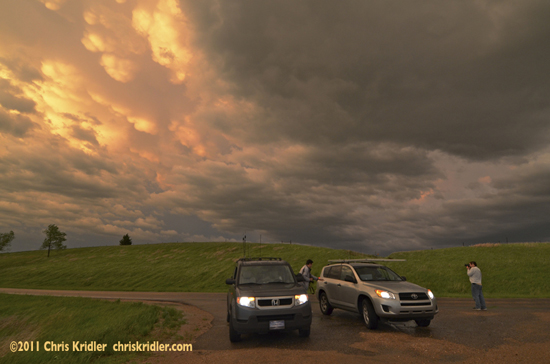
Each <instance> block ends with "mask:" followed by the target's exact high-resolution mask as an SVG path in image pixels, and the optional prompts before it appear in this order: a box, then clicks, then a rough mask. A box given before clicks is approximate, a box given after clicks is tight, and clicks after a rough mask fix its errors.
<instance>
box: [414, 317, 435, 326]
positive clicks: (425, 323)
mask: <svg viewBox="0 0 550 364" xmlns="http://www.w3.org/2000/svg"><path fill="white" fill-rule="evenodd" d="M414 322H416V324H417V325H418V326H420V327H428V326H430V323H431V322H432V320H428V319H421V320H414Z"/></svg>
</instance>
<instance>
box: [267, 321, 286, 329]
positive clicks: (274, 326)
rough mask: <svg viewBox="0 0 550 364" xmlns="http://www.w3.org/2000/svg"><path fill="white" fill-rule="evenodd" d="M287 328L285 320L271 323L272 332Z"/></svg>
mask: <svg viewBox="0 0 550 364" xmlns="http://www.w3.org/2000/svg"><path fill="white" fill-rule="evenodd" d="M284 328H285V320H275V321H269V329H270V330H283V329H284Z"/></svg>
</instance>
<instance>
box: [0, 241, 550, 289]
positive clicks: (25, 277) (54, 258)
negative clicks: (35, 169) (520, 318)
mask: <svg viewBox="0 0 550 364" xmlns="http://www.w3.org/2000/svg"><path fill="white" fill-rule="evenodd" d="M260 255H261V256H264V257H269V256H274V257H281V258H283V259H285V260H287V261H288V262H289V263H290V264H291V265H292V267H293V269H294V271H295V272H298V270H299V269H300V268H301V267H302V266H303V265H304V264H305V261H306V260H307V259H312V260H313V261H314V265H313V274H315V275H319V273H320V271H321V268H322V267H323V266H324V265H326V264H327V262H328V260H329V259H342V258H352V259H357V258H363V257H367V256H366V255H364V254H360V253H355V252H350V251H348V250H334V249H329V248H319V247H312V246H303V245H289V244H284V245H283V244H267V245H266V244H262V246H261V253H260V245H259V244H247V256H260ZM242 256H243V245H242V244H241V243H168V244H154V245H135V246H112V247H95V248H80V249H67V250H64V251H54V252H52V255H51V256H50V258H47V257H46V252H45V251H34V252H22V253H7V254H0V287H6V288H8V287H9V288H37V289H79V290H121V291H176V292H177V291H182V292H225V291H226V289H227V287H226V285H225V279H226V278H228V277H229V276H231V274H232V272H233V269H234V262H235V261H236V260H237V259H238V258H240V257H242ZM390 257H391V258H396V259H397V258H401V259H407V261H406V262H395V263H387V264H386V265H388V266H389V267H390V268H392V269H394V270H395V271H396V272H397V273H399V274H401V275H404V276H406V277H407V280H409V281H411V282H414V283H417V284H420V285H421V286H424V287H427V288H430V289H431V290H432V291H433V292H434V293H435V294H436V296H439V297H469V296H470V284H469V281H468V277H467V276H466V269H465V267H464V264H465V263H467V262H469V261H471V260H474V261H476V262H477V263H478V265H479V267H480V268H481V271H482V273H483V284H484V288H483V290H484V293H485V296H486V297H493V298H505V297H545V298H550V285H549V282H548V277H550V265H548V263H547V262H548V260H549V258H550V244H549V243H537V244H503V245H497V246H492V245H488V246H480V247H460V248H449V249H438V250H424V251H414V252H400V253H394V254H392V255H390Z"/></svg>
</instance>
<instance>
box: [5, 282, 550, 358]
mask: <svg viewBox="0 0 550 364" xmlns="http://www.w3.org/2000/svg"><path fill="white" fill-rule="evenodd" d="M0 292H5V293H16V294H40V295H42V294H46V295H58V296H83V297H96V298H104V299H118V298H120V299H125V300H142V301H156V302H155V304H171V305H173V306H174V307H177V308H178V309H181V310H182V311H184V313H185V316H186V319H187V322H188V323H187V324H186V325H184V326H183V327H182V329H181V331H180V332H179V335H180V339H178V340H182V341H181V342H180V341H177V342H178V343H182V344H184V343H192V344H193V351H192V352H169V353H156V354H154V355H153V356H150V357H148V358H147V359H145V360H144V361H143V363H152V364H159V363H168V364H171V363H191V364H192V363H241V362H250V363H257V362H261V363H279V364H289V363H303V362H304V361H314V362H315V363H336V364H339V363H359V362H361V363H365V362H368V363H407V364H417V363H480V364H491V363H499V364H501V363H503V364H507V363H534V364H539V363H541V364H542V363H545V364H546V363H550V299H491V298H487V299H486V301H487V305H488V308H489V310H488V311H473V310H472V307H473V301H472V300H471V299H451V298H443V299H439V300H438V305H439V314H437V316H436V317H435V319H434V320H433V321H432V323H431V325H430V326H429V327H427V328H420V327H417V326H416V325H415V324H414V323H413V322H409V323H405V324H402V323H400V324H381V325H380V326H379V328H378V329H377V330H368V329H366V327H365V326H364V324H363V323H362V321H361V318H360V316H359V315H358V314H355V313H351V312H346V311H341V310H335V311H334V313H333V314H332V315H331V316H323V315H322V314H321V313H320V310H319V306H318V302H316V300H315V299H314V298H313V297H312V305H313V306H312V308H313V323H312V328H311V336H310V337H309V338H300V337H298V334H297V332H291V333H274V334H268V335H243V341H242V342H240V343H235V344H232V343H230V342H229V337H228V336H229V333H228V330H229V329H228V325H227V323H226V321H225V315H226V312H225V310H226V307H225V305H226V302H225V300H226V298H225V294H223V293H181V292H84V291H45V290H24V289H5V288H0Z"/></svg>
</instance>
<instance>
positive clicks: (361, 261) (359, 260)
mask: <svg viewBox="0 0 550 364" xmlns="http://www.w3.org/2000/svg"><path fill="white" fill-rule="evenodd" d="M406 261H407V260H406V259H332V260H329V261H328V262H329V264H335V263H372V262H406Z"/></svg>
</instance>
